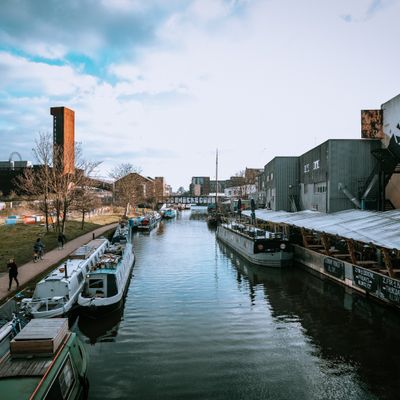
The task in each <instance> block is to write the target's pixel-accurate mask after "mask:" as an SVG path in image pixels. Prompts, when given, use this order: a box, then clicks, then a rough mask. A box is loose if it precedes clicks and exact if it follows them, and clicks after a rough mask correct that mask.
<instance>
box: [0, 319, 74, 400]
mask: <svg viewBox="0 0 400 400" xmlns="http://www.w3.org/2000/svg"><path fill="white" fill-rule="evenodd" d="M34 321H35V322H34ZM67 321H68V320H67V319H61V318H55V319H51V320H46V319H39V320H32V321H30V322H29V323H28V325H29V326H30V328H29V329H26V328H27V326H28V325H27V326H25V328H24V329H23V330H22V331H21V332H20V333H19V334H18V335H17V336H16V337H15V339H16V338H17V337H20V339H22V341H27V342H28V346H29V341H30V340H46V339H47V340H56V339H57V338H61V337H62V334H61V335H60V331H62V330H64V331H65V327H66V328H67V327H68V322H67ZM62 325H63V327H62ZM22 332H24V333H23V334H22V335H21V333H22ZM64 338H65V339H63V340H66V342H65V343H66V345H65V347H64V348H63V349H62V350H58V349H60V348H61V347H60V346H59V347H58V348H57V349H56V351H55V352H54V353H53V354H40V356H39V355H38V356H37V357H36V356H34V355H29V356H28V354H25V356H22V357H14V356H12V353H11V352H8V353H7V354H6V355H5V356H4V357H3V358H2V359H1V360H0V386H1V392H2V393H5V394H6V398H7V399H8V400H21V399H28V398H31V395H32V393H33V392H34V391H35V389H36V388H37V387H38V385H39V383H40V381H41V379H42V378H43V376H45V374H46V373H48V371H49V369H50V368H51V367H52V365H53V361H54V360H55V359H58V358H59V357H63V355H64V354H65V352H66V351H69V350H68V349H69V347H70V345H72V342H73V341H74V340H75V338H76V335H75V334H74V333H70V332H68V331H67V332H66V336H65V337H64ZM61 344H62V343H61ZM61 344H60V345H61Z"/></svg>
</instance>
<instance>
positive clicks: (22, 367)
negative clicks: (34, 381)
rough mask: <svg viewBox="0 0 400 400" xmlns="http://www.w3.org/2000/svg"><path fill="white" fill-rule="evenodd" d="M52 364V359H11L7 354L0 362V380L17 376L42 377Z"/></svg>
mask: <svg viewBox="0 0 400 400" xmlns="http://www.w3.org/2000/svg"><path fill="white" fill-rule="evenodd" d="M51 362H52V358H37V359H28V358H24V359H21V358H11V355H10V353H7V354H6V355H5V356H4V357H3V359H2V360H1V361H0V378H9V377H17V376H39V377H40V376H43V375H44V374H45V372H46V371H47V369H48V368H49V366H50V364H51Z"/></svg>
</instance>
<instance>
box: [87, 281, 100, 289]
mask: <svg viewBox="0 0 400 400" xmlns="http://www.w3.org/2000/svg"><path fill="white" fill-rule="evenodd" d="M102 287H103V279H89V288H90V289H97V288H102Z"/></svg>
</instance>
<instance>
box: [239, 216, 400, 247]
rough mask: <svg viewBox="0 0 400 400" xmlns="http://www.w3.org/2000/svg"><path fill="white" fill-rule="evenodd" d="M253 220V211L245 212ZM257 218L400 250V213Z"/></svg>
mask: <svg viewBox="0 0 400 400" xmlns="http://www.w3.org/2000/svg"><path fill="white" fill-rule="evenodd" d="M243 214H244V215H247V216H249V217H250V215H251V212H250V211H243ZM256 218H257V219H260V220H264V221H269V222H274V223H283V224H288V225H293V226H297V227H300V228H306V229H312V230H314V231H318V232H324V233H328V234H330V235H338V236H341V237H343V238H346V239H354V240H356V241H359V242H364V243H373V244H375V245H376V246H381V247H386V248H388V249H400V210H393V211H386V212H378V211H363V210H346V211H340V212H337V213H332V214H325V213H321V212H318V211H308V210H307V211H299V212H294V213H290V212H286V211H271V210H256Z"/></svg>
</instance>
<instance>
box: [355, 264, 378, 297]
mask: <svg viewBox="0 0 400 400" xmlns="http://www.w3.org/2000/svg"><path fill="white" fill-rule="evenodd" d="M353 277H354V283H355V284H356V285H357V286H358V287H359V288H361V289H364V290H366V291H368V292H376V290H377V289H378V282H379V275H377V274H375V273H374V272H372V271H369V270H367V269H365V268H361V267H357V266H355V265H353Z"/></svg>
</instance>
